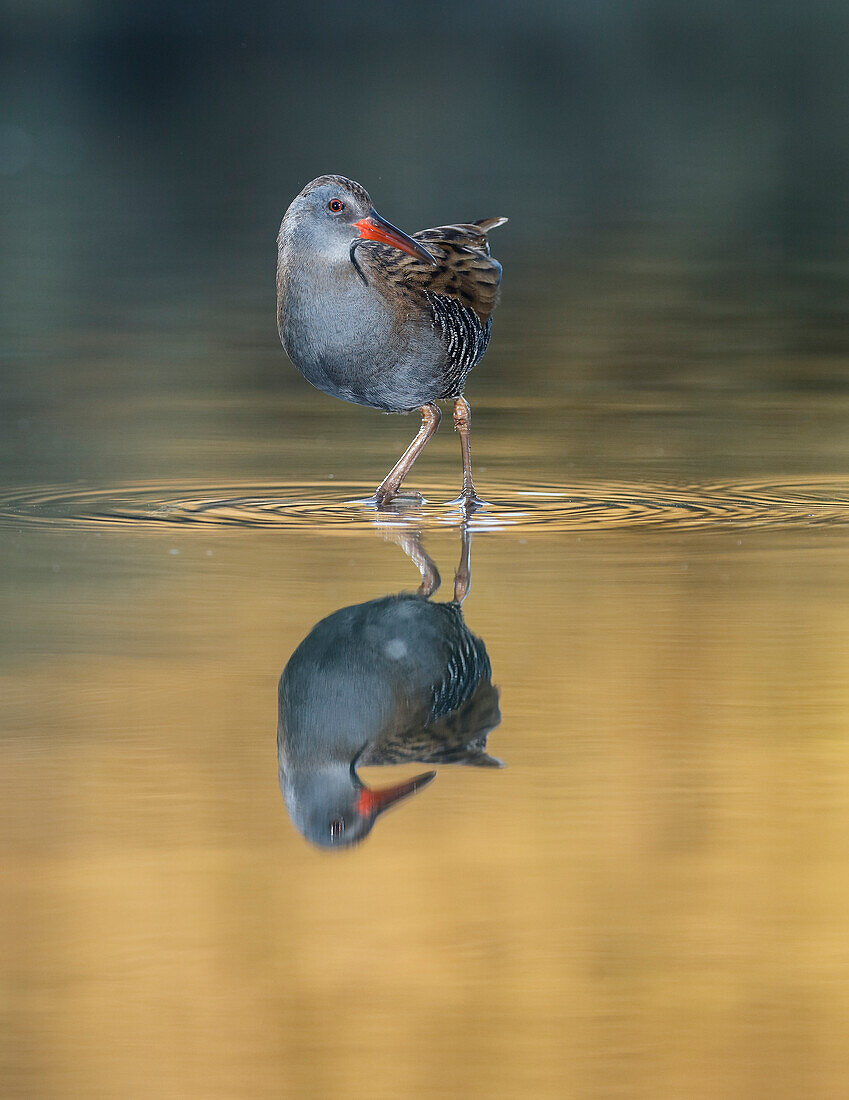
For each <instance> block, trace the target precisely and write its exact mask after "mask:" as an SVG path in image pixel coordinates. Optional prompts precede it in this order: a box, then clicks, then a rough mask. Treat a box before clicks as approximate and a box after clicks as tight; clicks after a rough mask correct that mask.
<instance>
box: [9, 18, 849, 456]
mask: <svg viewBox="0 0 849 1100" xmlns="http://www.w3.org/2000/svg"><path fill="white" fill-rule="evenodd" d="M0 28H2V30H0V105H1V106H0V202H1V203H2V207H1V208H2V226H1V229H2V239H1V240H0V265H2V268H1V269H0V271H1V272H2V279H0V294H2V298H1V299H0V306H2V352H3V360H4V364H5V368H4V370H3V376H2V380H1V381H0V398H2V402H3V410H4V413H3V415H4V424H5V426H6V427H7V428H8V432H7V433H6V454H5V458H6V463H7V468H9V469H11V467H12V466H15V464H16V463H17V464H18V466H20V465H21V464H24V465H25V464H26V462H27V461H28V459H27V455H29V459H32V460H35V459H36V458H38V457H39V456H43V455H44V454H46V453H48V452H50V450H51V448H52V449H53V450H54V451H55V449H56V448H57V447H61V446H64V444H62V443H61V440H63V439H64V440H65V441H66V443H67V447H66V449H65V451H63V452H62V455H63V456H64V457H62V461H63V462H64V463H66V464H67V466H68V469H69V471H70V472H71V473H84V472H86V471H85V467H84V464H81V459H80V451H81V449H84V446H83V445H84V440H82V441H81V440H80V439H76V441H75V443H74V441H73V440H72V439H71V437H72V436H73V435H74V432H75V431H77V430H78V429H79V426H80V425H82V426H83V428H85V429H87V428H89V427H91V423H90V421H91V418H92V416H95V415H96V416H98V417H100V420H102V419H103V415H102V413H97V414H94V413H93V412H92V411H91V407H90V403H89V399H90V396H91V394H92V392H97V393H99V394H101V395H102V394H103V393H104V392H106V393H108V392H110V391H114V393H115V394H116V395H119V394H120V396H121V397H122V399H135V400H136V401H137V403H138V402H140V401H141V400H142V399H144V398H147V399H148V400H154V398H155V399H156V400H159V401H160V403H163V402H164V403H167V402H168V401H169V400H170V401H172V402H173V401H174V400H175V396H176V395H177V394H178V392H181V391H180V387H181V386H182V387H183V390H184V392H185V393H186V394H192V395H194V396H195V399H196V401H197V400H200V398H201V396H202V394H201V392H200V391H202V389H203V386H204V385H207V386H210V387H218V388H219V389H229V390H231V391H233V392H235V391H238V390H239V389H240V388H243V387H246V386H255V387H257V386H258V387H262V388H265V389H267V390H268V391H269V392H270V393H271V392H274V393H276V394H281V393H285V392H287V391H288V392H291V393H296V394H297V393H299V392H300V390H299V389H298V387H300V386H302V385H303V383H302V382H301V380H300V379H298V378H297V376H296V375H295V374H294V372H293V371H287V370H285V369H283V368H284V363H285V361H284V360H283V358H282V355H281V353H280V350H279V347H278V346H277V342H276V333H275V330H274V301H273V294H274V262H275V247H274V239H275V235H276V231H277V227H278V225H279V221H280V218H281V216H282V214H283V211H284V210H285V208H286V206H287V204H288V203H289V201H290V200H291V198H292V197H293V196H294V194H295V193H296V192H297V191H298V190H299V189H300V188H301V187H302V186H303V184H304V183H306V182H307V181H308V180H309V179H311V178H313V177H314V176H316V175H318V174H320V173H323V172H338V173H343V174H347V175H350V176H353V177H354V178H356V179H358V180H359V181H360V182H362V183H363V184H364V185H365V186H366V187H367V188H368V189H369V191H370V192H371V194H372V197H373V199H374V201H375V204H376V206H377V208H378V209H379V210H380V211H381V212H382V213H383V214H384V215H385V216H386V217H388V218H390V219H391V220H392V221H394V222H395V223H396V224H398V225H400V226H402V227H403V228H405V229H407V230H409V231H412V230H415V229H418V228H422V227H424V226H426V225H429V224H438V223H440V222H445V221H451V220H458V219H469V218H475V217H481V216H488V215H493V214H505V215H508V216H509V217H510V223H509V225H508V226H507V227H506V228H505V229H503V230H499V231H498V234H499V235H498V238H497V245H496V252H497V255H498V256H499V258H500V259H501V260H502V261H503V263H504V265H505V272H506V276H505V283H504V300H503V304H502V307H501V310H500V314H499V317H500V318H501V319H500V321H499V325H500V326H501V327H500V332H501V335H500V336H499V340H498V341H494V342H493V349H492V350H491V352H490V354H489V356H488V358H487V373H486V375H484V372H483V371H481V372H479V373H480V374H481V382H480V385H482V386H484V387H485V386H486V385H487V382H486V378H488V379H489V380H490V381H491V383H492V384H493V385H495V384H496V383H497V384H498V385H499V386H506V388H507V389H509V388H510V385H511V384H512V379H513V377H514V373H513V372H516V371H521V370H522V369H523V368H522V364H521V356H522V353H523V351H526V350H528V348H527V345H526V343H525V341H531V340H537V341H538V343H537V344H536V345H535V346H534V348H533V349H532V350H533V358H534V361H535V362H537V363H541V362H543V360H544V358H545V356H546V355H549V354H550V353H551V354H553V355H556V356H557V357H558V358H559V361H560V362H564V363H566V364H567V366H564V367H563V368H562V369H561V367H558V368H557V371H556V373H557V376H558V378H560V379H562V380H564V381H563V382H562V384H563V385H571V386H573V387H580V386H581V385H584V384H587V385H589V384H590V382H588V381H587V380H588V379H592V383H591V384H592V385H594V386H599V385H609V386H610V387H612V388H614V389H616V390H617V391H621V390H622V389H625V388H628V387H632V388H633V387H640V386H647V387H651V388H654V389H656V388H657V387H658V386H663V385H668V384H671V383H672V380H673V379H675V380H676V381H675V384H676V385H682V384H687V383H688V380H690V381H692V382H693V383H694V384H696V382H698V383H699V384H702V383H703V382H704V380H705V379H713V380H714V381H715V383H716V385H718V386H720V385H721V386H732V385H735V384H739V382H740V378H741V377H745V376H746V375H745V370H746V367H745V364H743V365H742V367H741V362H740V360H741V356H742V357H744V358H745V357H746V356H748V361H749V363H750V365H751V362H752V361H753V360H752V353H753V352H756V353H757V357H758V366H757V370H758V371H759V372H760V373H759V378H760V379H762V378H763V376H764V372H766V374H769V375H770V379H769V380H770V384H779V385H781V384H785V383H786V382H787V381H788V379H789V381H790V382H791V383H792V384H794V385H797V384H804V385H808V386H826V387H841V386H842V385H843V377H844V374H845V372H844V370H843V366H842V356H843V355H844V353H845V351H846V340H845V323H844V321H845V310H846V298H847V295H846V283H845V278H844V275H845V271H844V260H845V254H846V253H845V246H846V240H847V229H849V202H847V194H849V125H847V123H849V111H847V106H849V65H847V60H846V59H847V56H848V55H849V51H847V47H848V46H849V5H842V4H836V3H833V2H826V0H814V2H813V3H806V4H799V3H793V4H790V3H778V4H775V3H770V4H766V3H748V4H747V3H739V2H737V0H714V2H712V3H704V4H699V5H690V4H686V3H682V2H674V3H673V2H668V0H667V2H662V0H646V2H643V3H631V4H628V3H614V2H610V0H607V2H604V0H602V2H595V0H594V2H580V3H573V4H564V3H561V2H554V0H551V2H542V0H537V2H532V3H523V4H518V3H516V4H507V3H493V2H488V3H479V2H477V0H473V2H464V3H460V4H457V3H452V4H448V3H441V2H431V3H425V4H415V5H409V4H398V3H388V2H385V3H369V4H357V3H351V2H344V0H326V2H324V3H321V4H310V5H296V4H285V3H275V4H271V3H254V4H250V5H247V6H243V5H237V4H229V5H227V4H219V3H171V2H168V3H166V2H164V0H153V2H148V3H135V2H132V3H130V2H122V0H118V2H115V3H111V4H109V5H103V4H95V3H93V2H80V3H65V2H62V0H55V2H53V3H47V2H45V3H33V2H31V0H17V2H11V3H9V2H7V3H5V4H4V5H3V7H2V20H1V21H0ZM511 311H512V313H511ZM511 318H512V322H511ZM497 331H498V330H497ZM539 341H542V343H539ZM809 351H813V352H815V353H816V354H817V355H818V356H819V359H818V361H817V364H816V366H811V363H810V361H809V360H808V359H806V358H805V357H806V355H807V353H808V352H809ZM774 352H780V353H781V355H780V356H778V355H773V353H774ZM788 352H790V353H792V354H791V359H792V362H790V364H789V365H788V361H787V356H788ZM529 354H530V353H529ZM835 357H837V358H835ZM779 358H781V359H782V362H781V363H779V362H778V360H779ZM771 364H772V365H771ZM567 367H568V369H567ZM741 371H742V373H741ZM515 377H516V378H517V379H518V378H519V377H520V375H519V374H516V375H515ZM522 378H523V380H524V381H523V384H524V385H525V387H526V388H527V387H529V386H530V387H533V385H534V384H537V389H538V390H539V391H540V393H543V392H544V391H545V387H546V385H547V383H545V381H544V378H543V375H542V373H541V374H540V376H539V378H538V379H537V380H536V383H535V380H534V377H528V376H527V374H525V375H522ZM570 379H571V381H569V380H570ZM476 385H478V382H477V374H476ZM482 392H483V391H482ZM325 408H326V409H329V408H330V404H329V403H327V402H325ZM136 412H137V415H141V414H142V413H143V409H142V408H141V407H140V406H139V405H138V404H137V409H136ZM328 415H333V414H332V413H329V412H328ZM340 415H341V414H340ZM39 426H40V427H41V428H42V429H43V431H42V432H41V434H39V432H38V430H37V429H38V428H39ZM127 427H129V425H127ZM16 431H18V435H17V436H15V435H14V433H15V432H16ZM139 446H140V447H141V444H139ZM107 449H108V448H107ZM114 450H115V451H116V452H118V451H119V450H120V447H118V446H117V445H116V446H115V447H114ZM0 457H3V456H0ZM137 457H138V456H137ZM54 465H55V464H54ZM16 472H17V476H21V470H20V469H17V471H16Z"/></svg>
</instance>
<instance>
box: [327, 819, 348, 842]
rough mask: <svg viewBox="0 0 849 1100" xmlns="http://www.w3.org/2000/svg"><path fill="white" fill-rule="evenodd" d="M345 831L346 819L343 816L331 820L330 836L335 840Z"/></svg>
mask: <svg viewBox="0 0 849 1100" xmlns="http://www.w3.org/2000/svg"><path fill="white" fill-rule="evenodd" d="M344 832H345V821H344V819H343V818H341V817H334V819H333V820H332V821H331V822H330V838H331V840H335V839H336V837H337V836H341V835H342V834H343V833H344Z"/></svg>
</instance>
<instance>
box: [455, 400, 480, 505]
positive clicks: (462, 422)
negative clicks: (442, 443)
mask: <svg viewBox="0 0 849 1100" xmlns="http://www.w3.org/2000/svg"><path fill="white" fill-rule="evenodd" d="M454 427H455V429H456V430H457V432H458V433H459V435H460V450H461V451H462V453H463V492H462V493H461V494H460V496H458V497H457V499H456V500H454V501H452V503H453V504H459V505H461V507H462V508H463V511H464V512H466V513H467V514H468V513H469V512H475V511H477V509H478V508H482V507H483V505H484V504H486V501H485V500H481V499H480V497H479V496H478V495H477V493H476V492H475V483H474V481H472V442H471V435H472V410H471V409H470V408H469V403H468V401H466V399H465V397H455V399H454Z"/></svg>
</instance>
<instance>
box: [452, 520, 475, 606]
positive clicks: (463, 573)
mask: <svg viewBox="0 0 849 1100" xmlns="http://www.w3.org/2000/svg"><path fill="white" fill-rule="evenodd" d="M460 534H461V537H462V540H463V545H462V549H461V550H460V564H459V565H458V566H457V572H456V573H455V574H454V602H455V603H462V602H463V600H465V598H466V596H468V594H469V589H470V588H471V587H472V532H471V531H470V530H469V525H468V524H467V523H464V524H463V525H462V527H461V528H460Z"/></svg>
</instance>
